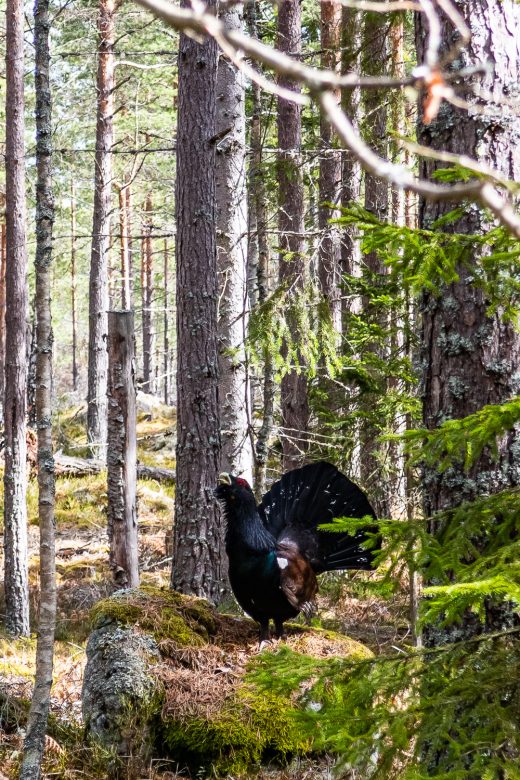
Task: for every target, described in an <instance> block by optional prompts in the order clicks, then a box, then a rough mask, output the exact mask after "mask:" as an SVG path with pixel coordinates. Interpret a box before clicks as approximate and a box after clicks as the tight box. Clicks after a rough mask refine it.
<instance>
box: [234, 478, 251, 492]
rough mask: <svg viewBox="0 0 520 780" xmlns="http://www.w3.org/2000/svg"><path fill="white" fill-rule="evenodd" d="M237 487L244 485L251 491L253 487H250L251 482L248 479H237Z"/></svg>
mask: <svg viewBox="0 0 520 780" xmlns="http://www.w3.org/2000/svg"><path fill="white" fill-rule="evenodd" d="M236 481H237V485H242V487H246V488H249V489H250V490H251V487H250V485H249V482H248V481H247V479H242V477H237V480H236Z"/></svg>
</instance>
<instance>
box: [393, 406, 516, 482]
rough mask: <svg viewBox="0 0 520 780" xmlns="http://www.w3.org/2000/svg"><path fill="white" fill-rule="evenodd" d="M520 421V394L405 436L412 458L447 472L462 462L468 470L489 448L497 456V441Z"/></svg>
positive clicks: (408, 432) (408, 452) (404, 439)
mask: <svg viewBox="0 0 520 780" xmlns="http://www.w3.org/2000/svg"><path fill="white" fill-rule="evenodd" d="M519 421H520V397H517V398H513V399H511V400H510V401H507V402H506V403H504V404H495V405H491V404H490V405H488V406H484V407H483V408H482V409H479V410H478V412H475V414H470V415H468V416H467V417H463V418H461V419H456V420H447V421H446V422H444V423H443V424H442V425H440V426H439V427H438V428H434V429H433V430H428V429H426V428H420V429H418V430H411V431H406V432H405V433H404V434H403V436H402V437H400V438H402V439H403V441H404V444H405V449H406V452H407V454H408V455H409V457H410V458H411V461H412V462H413V463H415V464H417V463H423V464H425V465H429V466H435V467H436V469H437V470H438V471H445V470H446V469H447V468H448V467H449V466H450V465H452V464H453V463H454V462H455V463H460V464H462V465H463V467H464V469H466V470H467V469H469V468H470V467H471V466H472V465H473V464H474V463H476V461H477V460H478V459H479V458H480V456H481V455H482V452H483V450H484V449H485V448H488V449H489V450H490V452H491V454H492V455H493V456H496V455H497V444H498V441H499V440H500V439H501V438H502V437H503V436H504V435H505V434H506V433H508V432H509V431H511V430H513V428H514V426H515V424H516V423H518V422H519Z"/></svg>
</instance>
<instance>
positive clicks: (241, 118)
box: [215, 5, 253, 483]
mask: <svg viewBox="0 0 520 780" xmlns="http://www.w3.org/2000/svg"><path fill="white" fill-rule="evenodd" d="M220 18H221V21H222V23H223V24H225V25H226V27H227V28H228V29H230V30H235V31H237V32H242V31H243V27H244V24H243V7H242V6H241V5H236V6H233V7H231V8H228V9H226V10H224V11H223V13H222V14H221V16H220ZM215 134H216V136H217V138H218V139H219V140H218V141H217V145H216V160H215V166H216V167H215V192H216V207H217V269H218V277H219V309H218V338H219V377H220V379H219V402H220V427H221V446H222V451H221V461H220V468H221V471H227V472H229V473H231V474H241V475H242V476H243V477H244V478H245V479H247V480H248V482H250V483H252V479H253V454H252V448H251V435H250V430H249V416H250V407H251V400H250V390H249V376H248V372H247V368H246V355H245V349H244V342H245V337H246V330H247V317H248V299H247V196H246V115H245V77H244V74H243V73H242V72H241V71H240V70H238V69H237V68H236V67H235V65H234V64H233V63H231V62H230V61H229V60H228V59H227V58H226V57H225V56H224V55H223V54H222V53H221V54H220V56H219V62H218V72H217V107H216V118H215Z"/></svg>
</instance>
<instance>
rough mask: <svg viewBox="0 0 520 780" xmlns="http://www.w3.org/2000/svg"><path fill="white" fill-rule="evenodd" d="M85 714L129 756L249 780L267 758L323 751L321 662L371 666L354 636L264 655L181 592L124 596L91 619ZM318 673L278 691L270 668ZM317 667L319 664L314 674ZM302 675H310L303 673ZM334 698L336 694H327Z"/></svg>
mask: <svg viewBox="0 0 520 780" xmlns="http://www.w3.org/2000/svg"><path fill="white" fill-rule="evenodd" d="M92 619H93V632H92V634H91V636H90V639H89V642H88V646H87V667H86V670H85V678H84V687H83V714H84V720H85V724H86V728H87V732H88V733H89V734H90V735H91V736H92V737H94V738H95V739H97V740H99V741H101V742H102V743H103V744H104V745H105V746H106V747H108V748H110V749H112V750H113V751H114V752H117V753H119V754H120V755H124V756H132V757H134V758H135V757H140V758H141V759H142V760H143V761H145V760H146V761H149V760H150V758H155V759H157V758H167V759H172V760H174V761H175V762H176V763H178V764H179V765H180V766H187V767H188V768H190V769H191V770H192V771H193V772H195V773H200V772H207V773H208V774H211V776H222V775H226V774H233V775H234V776H238V775H242V776H243V775H252V774H253V773H254V771H255V768H257V767H258V766H259V764H260V763H261V762H262V760H263V759H266V758H268V759H269V760H270V761H271V760H273V759H275V760H278V761H282V762H283V761H286V760H288V759H289V758H291V757H293V756H298V755H300V756H301V755H311V754H314V753H316V752H317V749H318V748H319V745H318V742H317V741H316V734H315V729H306V728H305V726H304V720H303V721H302V719H301V718H299V717H298V714H299V713H301V712H302V711H303V712H304V711H305V710H306V709H307V710H312V712H313V713H316V712H319V710H320V708H321V707H322V705H323V702H322V701H320V697H319V696H317V695H316V694H315V691H314V688H313V681H314V676H315V671H314V670H313V668H312V659H316V661H317V662H320V661H322V660H323V659H328V658H330V659H334V658H337V657H338V656H340V657H347V658H350V659H353V660H354V659H359V660H361V659H365V658H368V657H370V656H371V653H370V651H369V650H368V649H367V648H365V647H364V646H363V645H360V644H359V643H358V642H354V641H353V640H351V639H349V638H348V637H345V636H341V635H338V634H333V633H331V632H327V631H321V630H319V629H309V628H306V627H303V626H293V627H292V628H291V627H290V628H289V639H288V641H287V642H286V643H283V644H280V643H276V644H274V645H273V648H272V649H269V650H268V651H267V655H266V654H263V653H262V654H260V655H259V654H257V644H258V632H257V627H256V625H255V624H254V623H253V622H252V621H250V620H248V619H245V618H237V617H233V616H229V615H221V614H219V613H217V612H216V611H215V610H214V609H213V608H212V607H211V606H210V605H209V604H208V603H207V602H205V601H204V600H202V599H196V598H191V597H186V596H181V595H180V594H178V593H176V592H174V591H168V590H159V589H152V588H142V589H140V590H125V591H119V592H118V593H116V594H114V596H112V597H111V598H109V599H106V600H104V601H101V602H99V603H98V604H97V605H96V606H95V607H94V608H93V611H92ZM273 652H274V653H275V654H278V655H279V656H280V662H281V663H282V665H283V664H285V665H286V666H287V664H288V666H289V668H291V667H293V666H294V667H298V665H299V663H300V662H302V663H303V664H306V665H307V668H309V672H308V675H307V677H308V679H303V680H301V679H300V681H299V683H298V687H297V689H296V690H291V691H290V692H288V691H282V690H281V689H280V687H278V688H276V687H274V686H273V687H272V689H271V687H270V684H269V679H270V678H269V673H268V674H267V680H268V682H267V684H266V682H265V678H266V674H265V670H264V673H263V674H262V673H260V674H259V669H260V671H262V670H261V662H262V658H263V657H264V658H265V657H267V656H268V657H269V660H270V661H271V662H273V661H276V659H277V657H278V656H276V655H275V656H273V655H272V653H273ZM309 664H310V665H309ZM304 676H305V675H304ZM327 695H328V696H330V695H334V691H332V690H330V691H329V692H328V693H327Z"/></svg>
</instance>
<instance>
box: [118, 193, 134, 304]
mask: <svg viewBox="0 0 520 780" xmlns="http://www.w3.org/2000/svg"><path fill="white" fill-rule="evenodd" d="M118 196H119V232H120V253H121V308H122V309H124V310H125V311H128V310H130V309H131V308H132V302H131V292H130V285H131V277H130V244H129V240H128V208H127V200H126V187H120V188H119V193H118Z"/></svg>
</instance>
